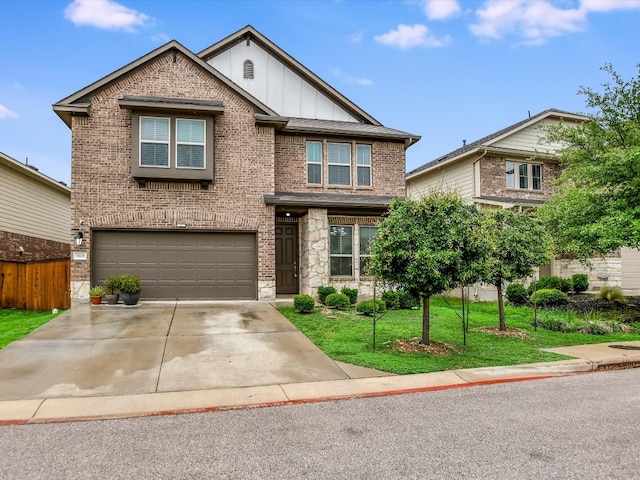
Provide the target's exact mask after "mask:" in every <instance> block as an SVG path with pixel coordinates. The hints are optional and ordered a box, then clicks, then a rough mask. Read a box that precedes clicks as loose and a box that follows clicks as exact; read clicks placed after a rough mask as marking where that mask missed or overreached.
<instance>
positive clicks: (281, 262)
mask: <svg viewBox="0 0 640 480" xmlns="http://www.w3.org/2000/svg"><path fill="white" fill-rule="evenodd" d="M276 293H277V294H289V295H295V294H297V293H298V224H297V223H276Z"/></svg>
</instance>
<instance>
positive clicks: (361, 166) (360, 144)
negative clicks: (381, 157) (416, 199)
mask: <svg viewBox="0 0 640 480" xmlns="http://www.w3.org/2000/svg"><path fill="white" fill-rule="evenodd" d="M358 147H368V149H369V164H368V165H360V164H359V163H358ZM355 150H356V186H357V187H358V188H371V187H372V186H373V173H372V170H371V163H372V162H371V156H372V148H371V145H370V144H368V143H356V149H355ZM360 168H368V169H369V185H360V180H359V178H360V177H359V175H358V170H359V169H360Z"/></svg>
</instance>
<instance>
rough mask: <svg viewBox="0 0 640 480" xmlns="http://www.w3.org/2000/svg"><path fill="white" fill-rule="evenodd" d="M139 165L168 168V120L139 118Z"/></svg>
mask: <svg viewBox="0 0 640 480" xmlns="http://www.w3.org/2000/svg"><path fill="white" fill-rule="evenodd" d="M140 165H142V166H145V167H168V166H169V119H168V118H157V117H140Z"/></svg>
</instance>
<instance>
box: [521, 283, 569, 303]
mask: <svg viewBox="0 0 640 480" xmlns="http://www.w3.org/2000/svg"><path fill="white" fill-rule="evenodd" d="M530 300H531V303H534V304H538V305H542V306H543V307H551V306H554V305H565V304H566V303H569V297H568V296H567V294H566V293H564V292H561V291H560V290H557V289H555V288H543V289H542V290H537V291H535V292H534V293H533V295H531V299H530Z"/></svg>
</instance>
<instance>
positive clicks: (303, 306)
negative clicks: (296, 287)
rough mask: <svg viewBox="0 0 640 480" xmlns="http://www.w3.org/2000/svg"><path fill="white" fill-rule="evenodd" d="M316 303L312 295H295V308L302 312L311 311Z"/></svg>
mask: <svg viewBox="0 0 640 480" xmlns="http://www.w3.org/2000/svg"><path fill="white" fill-rule="evenodd" d="M315 305H316V302H315V300H314V299H313V297H312V296H310V295H296V296H295V297H293V308H294V309H295V310H296V311H297V312H300V313H311V312H313V309H314V307H315Z"/></svg>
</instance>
